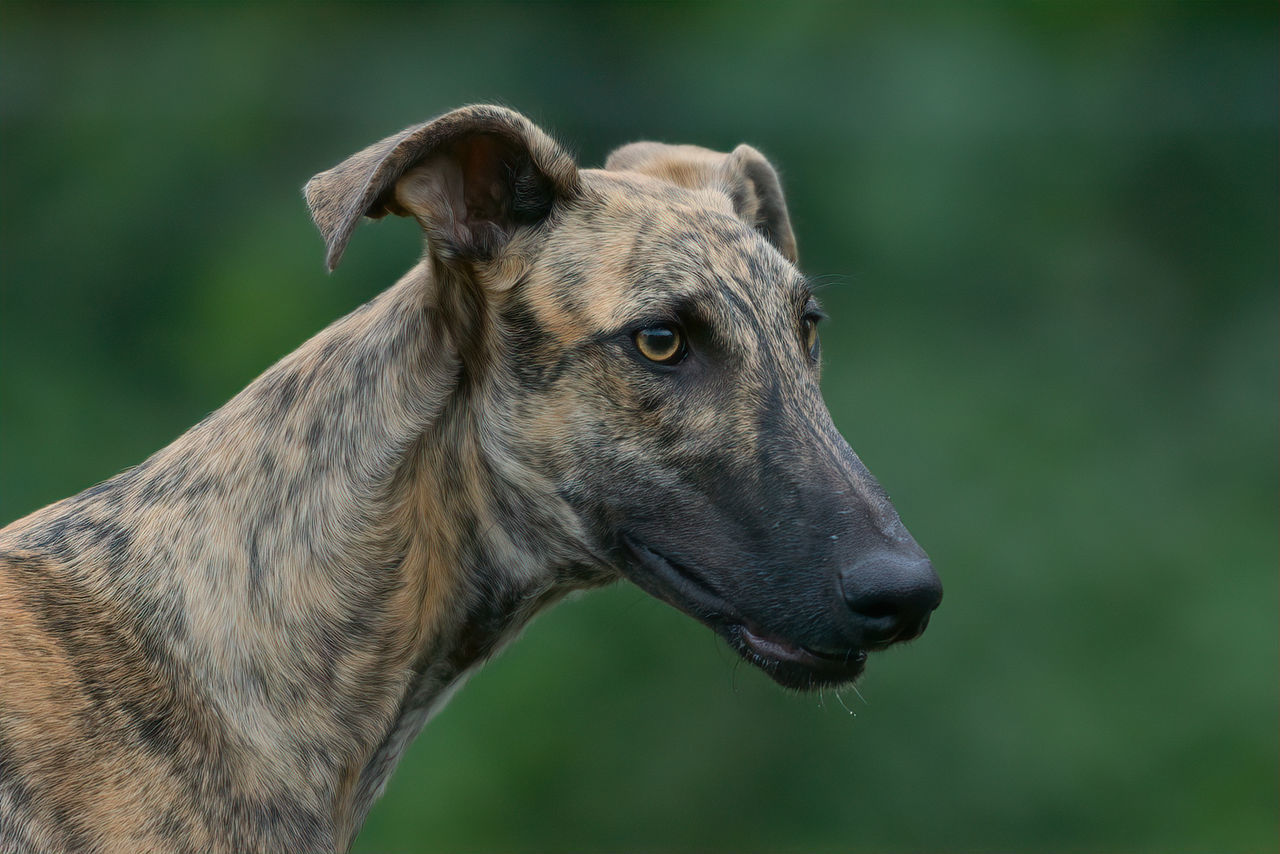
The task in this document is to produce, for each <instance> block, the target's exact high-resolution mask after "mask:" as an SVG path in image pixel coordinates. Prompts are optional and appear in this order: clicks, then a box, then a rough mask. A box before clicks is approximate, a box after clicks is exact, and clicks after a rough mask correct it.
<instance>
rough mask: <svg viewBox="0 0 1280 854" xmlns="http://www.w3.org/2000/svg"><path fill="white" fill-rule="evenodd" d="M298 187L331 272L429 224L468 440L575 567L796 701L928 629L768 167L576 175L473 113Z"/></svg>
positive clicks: (492, 111)
mask: <svg viewBox="0 0 1280 854" xmlns="http://www.w3.org/2000/svg"><path fill="white" fill-rule="evenodd" d="M306 193H307V198H308V201H309V203H310V204H311V207H312V211H313V215H314V217H315V219H316V222H317V224H318V225H319V226H320V229H321V231H322V233H323V234H324V236H325V238H326V240H327V243H328V262H329V265H330V267H331V268H332V267H333V266H334V265H336V264H337V262H338V260H339V258H340V257H341V255H342V252H343V249H344V248H345V246H346V243H347V240H348V239H349V237H350V235H351V232H352V230H353V229H354V227H355V225H356V223H357V222H358V221H359V220H360V218H361V217H362V216H373V217H377V216H381V215H383V214H386V213H396V214H400V215H407V216H412V217H413V218H415V219H416V220H417V221H418V222H419V223H420V225H421V226H422V228H423V230H424V232H425V234H426V238H427V253H426V256H425V260H426V262H427V263H429V264H430V266H431V270H432V273H433V281H434V283H435V284H434V287H435V292H434V296H433V299H434V301H435V310H436V311H437V312H438V313H439V314H440V315H441V316H442V317H444V318H445V319H446V325H447V328H448V329H449V330H450V333H449V339H450V341H451V342H452V344H451V346H454V347H456V349H457V351H458V356H459V359H460V361H461V363H462V366H463V367H462V371H461V373H460V377H461V379H460V380H459V382H460V383H461V384H462V385H463V386H466V387H467V388H468V389H469V391H466V392H465V393H466V394H468V395H469V396H470V399H471V400H472V408H473V409H475V410H483V411H485V412H487V415H486V416H485V417H484V418H482V419H478V420H477V421H476V425H479V426H477V427H476V429H477V430H479V431H481V432H483V434H484V435H483V436H482V437H481V438H480V439H479V440H478V441H479V444H480V445H481V446H482V447H484V448H485V449H486V451H485V453H486V454H488V455H489V456H490V457H491V458H493V460H494V463H493V464H494V465H495V466H498V467H505V470H507V471H512V470H515V471H518V472H519V475H517V476H514V477H510V478H508V480H509V481H510V482H511V483H512V484H513V486H512V488H513V489H516V490H519V489H521V488H522V485H523V487H524V488H526V492H527V494H526V496H525V498H524V500H526V501H551V502H553V503H555V504H556V505H557V506H558V507H560V508H562V512H561V513H560V517H561V518H563V519H564V520H565V522H564V527H565V530H566V531H571V532H572V536H573V537H574V538H576V539H578V540H581V541H582V542H581V547H582V550H583V551H584V552H585V553H587V554H591V555H596V556H599V558H600V559H601V560H603V561H605V562H607V563H608V564H609V565H611V566H612V567H614V568H615V569H616V570H617V571H618V572H621V573H622V574H623V575H625V576H626V577H628V578H630V579H631V580H632V581H634V582H635V583H636V584H638V585H639V586H640V587H642V588H643V589H645V590H647V591H648V592H650V593H652V594H653V595H655V596H657V597H658V598H660V599H663V600H665V601H667V602H669V603H670V604H672V605H674V606H675V607H677V608H679V609H681V610H683V611H685V612H687V613H688V614H690V615H692V616H693V617H695V618H697V619H698V620H700V621H701V622H703V623H705V624H706V625H708V626H709V627H711V628H712V629H713V630H715V631H716V632H717V633H718V634H720V635H721V636H722V637H723V638H724V639H725V640H726V641H727V642H728V643H729V644H730V645H731V646H732V647H733V648H734V649H736V650H737V651H738V652H739V653H740V654H742V655H743V656H744V657H745V658H746V659H748V660H749V661H751V662H753V663H755V664H757V665H759V666H760V667H761V668H762V669H764V670H765V671H766V672H767V673H769V674H770V675H771V676H772V677H773V678H774V679H776V680H777V681H778V682H780V683H782V684H784V685H787V686H791V687H797V688H809V687H818V686H821V685H827V684H836V683H841V682H846V681H850V680H852V679H854V678H856V677H857V676H858V675H859V674H860V673H861V671H862V668H863V665H864V663H865V659H866V654H867V652H868V651H871V650H876V649H880V648H883V647H886V646H888V645H890V644H892V643H895V642H898V641H902V640H907V639H911V638H914V637H916V636H918V635H919V634H920V633H921V632H923V631H924V628H925V625H926V624H927V622H928V620H929V615H930V614H931V612H932V611H933V609H934V608H935V607H936V606H937V605H938V603H939V601H940V599H941V595H942V590H941V586H940V584H939V582H938V579H937V576H936V575H935V573H934V571H933V568H932V566H931V564H930V562H929V560H928V558H927V557H926V555H925V553H924V551H923V550H922V549H921V548H920V547H919V546H918V545H917V544H916V542H915V540H913V539H912V537H911V536H910V534H908V533H907V531H906V529H905V528H904V527H903V525H902V522H901V521H900V520H899V518H898V515H897V513H896V512H895V511H894V509H893V506H892V505H891V504H890V502H889V499H888V497H887V496H886V495H885V493H884V491H883V490H882V489H881V488H880V486H879V485H878V484H877V483H876V481H875V479H874V478H872V476H871V475H870V474H869V473H868V471H867V470H866V468H865V467H864V466H863V465H862V463H861V461H859V459H858V457H857V456H856V455H855V454H854V452H853V451H852V450H851V449H850V447H849V445H848V444H847V443H846V442H845V441H844V439H843V438H842V437H841V436H840V434H839V433H838V432H837V430H836V429H835V426H834V425H833V424H832V421H831V416H830V414H829V413H828V411H827V408H826V406H825V404H824V403H823V401H822V397H821V393H820V391H819V384H818V381H819V369H820V362H821V358H820V357H821V352H820V351H821V344H820V337H819V332H818V325H819V322H820V320H821V319H822V317H823V314H822V310H821V308H820V307H819V305H818V302H817V300H816V299H815V297H814V295H813V293H812V292H811V290H810V288H809V286H808V284H807V282H806V280H805V278H804V277H803V276H802V275H801V274H800V272H799V270H798V269H797V268H796V261H797V255H796V244H795V238H794V236H793V234H792V230H791V225H790V221H789V219H788V215H787V209H786V203H785V201H784V199H783V196H782V191H781V187H780V184H779V181H778V177H777V174H776V173H775V171H774V169H773V168H772V167H771V166H770V165H769V163H768V161H767V160H765V158H764V157H763V156H762V155H761V154H760V153H759V152H757V151H756V150H754V149H752V148H750V147H749V146H745V145H744V146H740V147H738V148H737V149H735V150H734V151H733V152H731V153H729V154H719V153H716V152H712V151H709V150H707V149H703V148H698V147H695V146H668V145H662V144H658V143H636V144H632V145H628V146H625V147H623V148H621V149H619V150H618V151H616V152H614V154H613V155H611V156H610V157H609V159H608V162H607V163H606V166H605V168H604V169H602V170H594V169H579V168H578V167H577V166H576V165H575V164H574V162H573V161H572V159H570V158H569V157H568V155H566V154H565V153H564V152H563V150H561V149H560V148H559V147H558V146H557V145H556V144H555V143H554V142H553V141H552V140H551V139H550V138H549V137H548V136H547V135H546V134H545V133H543V132H542V131H541V130H539V129H538V128H537V127H536V126H534V125H533V124H532V123H530V122H529V121H528V120H527V119H525V118H524V117H523V116H520V115H519V114H517V113H514V112H511V111H509V110H506V109H502V108H498V107H468V108H464V109H462V110H457V111H454V112H452V113H448V114H446V115H444V116H442V117H440V118H438V119H436V120H434V121H432V122H428V123H427V124H424V125H420V126H417V127H414V128H409V129H408V130H406V131H404V132H403V133H401V134H399V135H397V136H394V137H391V138H389V139H387V140H384V141H383V142H381V143H378V144H376V145H374V146H371V147H370V148H368V149H366V150H365V151H363V152H361V153H359V154H357V155H355V156H354V157H353V158H351V159H350V160H348V161H346V162H345V163H343V164H341V165H339V166H338V167H335V168H334V169H332V170H330V171H328V172H325V173H322V174H321V175H318V176H317V177H316V178H314V179H313V180H312V181H311V182H310V183H309V184H308V186H307V189H306Z"/></svg>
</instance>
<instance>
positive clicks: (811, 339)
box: [801, 317, 819, 362]
mask: <svg viewBox="0 0 1280 854" xmlns="http://www.w3.org/2000/svg"><path fill="white" fill-rule="evenodd" d="M801 324H802V325H801V331H802V332H803V333H804V349H805V352H807V353H808V354H809V358H810V359H813V360H814V361H815V362H816V361H818V344H819V342H818V318H816V317H806V318H805V319H804V320H803V321H801Z"/></svg>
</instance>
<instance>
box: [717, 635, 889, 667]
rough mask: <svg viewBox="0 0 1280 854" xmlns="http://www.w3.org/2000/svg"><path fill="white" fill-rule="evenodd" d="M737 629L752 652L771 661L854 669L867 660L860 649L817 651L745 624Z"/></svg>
mask: <svg viewBox="0 0 1280 854" xmlns="http://www.w3.org/2000/svg"><path fill="white" fill-rule="evenodd" d="M738 631H739V632H740V633H741V635H742V640H743V642H744V643H746V645H747V646H748V647H749V648H750V649H751V651H752V652H754V653H756V654H757V655H759V656H761V657H762V658H768V659H771V660H773V661H786V662H790V663H793V664H801V665H804V666H805V667H810V668H813V669H815V670H832V669H839V670H849V671H856V670H861V669H862V665H863V664H865V663H866V660H867V653H866V651H865V650H861V649H858V650H850V651H849V652H848V653H846V654H844V655H830V654H826V653H817V652H814V651H813V650H810V649H806V648H805V647H802V646H792V645H790V644H786V643H782V642H781V641H776V640H772V639H770V638H766V637H761V636H760V635H758V634H756V633H755V632H753V631H751V629H749V628H747V627H746V626H740V627H739V629H738Z"/></svg>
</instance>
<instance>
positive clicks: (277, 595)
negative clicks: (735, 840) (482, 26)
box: [0, 106, 942, 852]
mask: <svg viewBox="0 0 1280 854" xmlns="http://www.w3.org/2000/svg"><path fill="white" fill-rule="evenodd" d="M305 196H306V200H307V203H308V205H309V206H310V209H311V213H312V216H313V218H314V220H315V222H316V224H317V226H318V227H319V229H320V232H321V234H322V235H323V237H324V240H325V244H326V249H327V254H326V260H327V265H328V267H329V269H330V270H332V269H333V268H334V267H336V266H337V264H338V262H339V260H340V259H341V257H342V254H343V251H344V249H345V248H346V246H347V243H348V241H349V239H350V238H351V235H352V231H353V229H354V228H355V227H356V225H357V224H358V223H359V222H360V221H361V220H362V219H364V218H365V217H371V218H377V217H381V216H384V215H386V214H396V215H400V216H404V217H411V218H413V219H414V220H416V221H417V222H418V224H419V225H420V226H421V228H422V231H423V233H424V235H425V245H426V248H425V251H424V253H423V256H422V258H421V260H420V262H419V263H418V264H417V265H416V266H414V267H413V268H412V269H411V270H410V271H409V272H408V273H407V274H406V275H405V276H404V277H403V278H401V279H400V281H399V282H398V283H396V284H395V285H394V286H392V287H391V288H390V289H388V290H386V291H384V292H383V293H382V294H381V295H380V296H378V297H376V298H375V299H373V300H371V301H370V302H368V303H367V304H365V305H363V306H361V307H360V308H358V309H356V310H355V311H353V312H352V313H351V314H349V315H347V316H346V317H344V318H342V319H340V320H338V321H337V322H336V323H334V324H333V325H332V326H330V327H328V328H327V329H325V330H324V331H322V332H321V333H319V334H318V335H317V336H316V337H314V338H312V339H311V340H310V341H308V342H307V343H306V344H304V345H303V346H302V347H301V348H299V349H298V350H297V351H295V352H294V353H292V354H290V355H288V356H286V357H285V358H284V359H283V360H282V361H281V362H279V363H278V364H276V365H275V366H274V367H272V368H270V369H269V370H268V371H267V372H266V373H264V374H263V375H262V376H261V377H259V378H258V379H257V380H255V381H254V382H253V383H252V384H250V385H249V386H248V387H247V388H246V389H245V390H244V391H243V392H241V393H240V394H238V395H237V396H235V397H234V398H232V400H231V401H230V402H228V403H227V404H226V405H224V406H223V407H222V408H221V409H219V410H217V411H216V412H214V413H213V414H212V415H210V416H209V417H207V418H206V419H205V420H204V421H202V422H200V423H199V424H197V425H196V426H195V427H193V428H192V429H191V430H189V431H188V432H187V433H185V434H184V435H183V436H181V437H180V438H179V439H177V440H176V441H175V442H174V443H173V444H171V445H169V446H168V447H166V448H164V449H163V450H161V451H159V452H157V453H156V454H155V455H154V456H152V457H150V458H149V459H147V460H146V461H145V462H143V463H141V464H140V465H138V466H136V467H135V468H132V469H129V470H127V471H125V472H123V473H122V474H120V475H117V476H116V477H114V478H112V479H110V480H108V481H106V482H104V483H101V484H99V485H97V486H94V487H92V488H90V489H87V490H85V491H84V492H82V493H80V494H79V495H76V496H73V497H71V498H68V499H65V500H63V501H60V502H58V503H56V504H53V505H51V506H49V507H46V508H44V509H42V510H39V511H36V512H35V513H33V514H31V515H30V516H27V517H26V518H24V519H21V520H19V521H17V522H14V523H13V524H11V525H10V526H8V527H7V528H5V529H4V530H3V531H0V692H2V693H0V851H5V852H12V851H23V852H25V851H41V852H43V851H111V852H115V851H121V852H124V851H127V852H144V851H157V852H160V851H163V852H248V851H278V852H307V851H344V850H347V849H348V848H349V846H350V845H351V842H352V840H353V839H354V837H355V835H356V833H357V832H358V830H359V829H360V826H361V824H362V823H363V821H364V819H365V816H366V815H367V813H368V811H369V808H370V806H371V805H372V804H373V802H374V800H375V799H376V798H377V797H378V796H379V794H380V793H381V792H382V791H383V789H384V787H385V785H386V783H387V780H388V778H389V776H390V774H391V772H392V770H393V768H394V767H395V765H396V762H397V760H398V759H399V757H400V756H401V754H402V753H403V752H404V750H405V748H406V747H407V745H408V744H409V742H410V741H411V740H412V739H413V738H414V737H415V735H416V734H417V733H418V732H419V731H420V730H421V728H422V727H423V725H424V724H425V722H426V720H427V718H428V717H429V716H430V715H431V713H432V712H433V711H435V710H436V709H437V708H439V706H440V705H441V704H442V703H443V702H444V701H445V699H446V698H447V696H448V695H449V694H450V692H451V691H452V690H454V689H455V688H456V687H458V686H459V685H460V684H461V683H462V682H463V681H464V680H465V678H466V676H467V675H468V674H469V673H470V672H472V671H473V670H474V669H475V668H477V667H478V666H479V665H480V664H481V663H482V662H483V661H484V660H485V659H486V658H488V657H489V656H491V655H493V654H494V652H495V651H497V650H498V649H499V648H500V647H501V646H502V645H503V643H504V642H506V641H507V640H509V639H510V638H511V637H512V636H513V635H514V634H515V633H516V632H517V631H518V630H519V629H520V628H521V627H522V626H523V625H524V624H526V623H527V622H528V621H529V620H530V618H532V617H533V616H534V615H535V614H536V613H537V612H539V611H540V610H542V609H544V608H545V607H547V606H548V605H550V604H551V603H553V602H555V601H556V600H558V599H560V598H561V597H563V596H564V595H565V594H566V593H567V592H569V591H572V590H578V589H584V588H590V587H596V586H600V585H604V584H607V583H609V582H612V581H615V580H618V579H623V578H625V579H629V580H630V581H632V582H634V583H635V584H637V585H639V586H640V587H641V588H643V589H644V590H646V591H648V592H649V593H650V594H652V595H654V596H656V597H657V598H659V599H661V600H663V601H665V602H667V603H670V604H671V605H673V606H675V607H676V608H678V609H680V610H682V611H684V612H686V613H687V614H689V615H690V616H692V617H694V618H695V619H697V620H699V621H701V622H702V623H704V624H705V625H706V626H708V627H709V628H710V629H712V630H713V631H714V632H716V633H717V634H718V635H720V636H721V637H722V638H723V639H724V640H725V641H726V642H727V643H728V644H729V645H730V646H731V647H732V648H733V649H735V650H736V651H737V652H738V653H739V654H741V655H742V656H743V657H744V658H746V659H747V660H748V661H750V662H752V663H753V664H755V665H758V666H759V667H760V668H761V669H763V670H764V671H765V672H766V673H767V674H769V675H770V676H771V677H772V678H773V679H775V680H776V681H777V682H779V683H781V684H782V685H784V686H788V687H790V688H795V689H811V688H818V687H822V686H827V685H836V684H840V683H845V682H849V681H852V680H853V679H855V678H856V677H857V676H858V675H859V674H860V673H861V672H862V669H863V666H864V664H865V661H866V657H867V653H868V652H869V651H874V650H878V649H882V648H884V647H886V646H888V645H890V644H892V643H896V642H899V641H903V640H907V639H911V638H914V637H916V636H918V635H919V634H920V633H921V632H922V631H924V628H925V625H926V624H927V622H928V620H929V615H930V613H931V612H932V611H933V609H934V608H935V607H937V605H938V603H939V601H940V599H941V595H942V591H941V586H940V583H939V581H938V578H937V575H936V574H935V572H934V570H933V568H932V566H931V564H930V562H929V559H928V558H927V557H926V555H925V553H924V551H923V550H922V549H921V548H920V546H919V545H917V544H916V542H915V540H913V539H912V537H911V536H910V535H909V534H908V533H907V531H906V529H905V528H904V527H903V525H902V522H901V521H900V520H899V517H898V515H897V513H896V512H895V511H894V509H893V507H892V505H891V504H890V502H889V499H888V497H887V496H886V495H885V493H884V491H883V490H882V489H881V488H880V486H879V485H878V484H877V483H876V481H875V480H874V479H873V478H872V477H871V475H870V474H869V473H868V472H867V470H866V468H865V467H864V466H863V465H862V463H861V462H860V461H859V459H858V457H857V456H856V455H855V454H854V453H853V451H852V450H851V449H850V448H849V446H848V444H847V443H846V442H845V441H844V439H842V438H841V436H840V434H839V433H838V432H837V431H836V429H835V427H834V425H833V424H832V421H831V417H830V415H829V414H828V412H827V409H826V406H825V405H824V403H823V401H822V398H821V395H820V392H819V388H818V377H819V363H820V347H821V345H820V338H819V333H818V322H819V321H820V320H821V319H822V317H823V315H822V311H821V309H820V308H819V306H818V303H817V301H816V300H815V299H814V296H813V293H812V292H811V290H810V287H809V285H808V284H807V282H806V279H805V278H804V277H803V276H802V275H801V274H800V273H799V271H798V270H797V267H796V262H797V255H796V242H795V237H794V235H793V233H792V229H791V224H790V220H789V217H788V214H787V207H786V202H785V200H784V198H783V195H782V190H781V186H780V183H779V180H778V176H777V173H776V172H775V170H774V169H773V167H772V166H771V165H770V164H769V162H768V161H767V160H766V159H765V158H764V157H763V156H762V155H761V154H760V153H759V152H758V151H756V150H755V149H753V148H751V147H750V146H747V145H742V146H739V147H738V148H736V149H734V150H733V151H732V152H730V153H728V154H721V153H716V152H713V151H709V150H707V149H704V148H699V147H695V146H684V145H678V146H673V145H664V144H659V143H649V142H646V143H635V144H631V145H627V146H625V147H623V148H621V149H619V150H618V151H616V152H614V153H613V154H612V155H611V156H610V157H609V158H608V160H607V162H606V164H605V167H604V168H603V169H583V168H579V167H578V166H577V165H576V164H575V163H574V161H573V160H572V159H571V158H570V157H569V156H568V155H567V154H566V153H565V152H564V150H563V149H562V148H561V147H560V146H559V145H557V144H556V143H555V142H554V141H553V140H552V139H551V137H549V136H548V135H547V134H546V133H545V132H543V131H542V130H541V129H539V128H538V127H537V126H535V125H534V124H533V123H531V122H530V121H529V120H528V119H526V118H525V117H524V116H522V115H520V114H519V113H516V112H514V111H512V110H509V109H505V108H501V107H494V106H470V107H465V108H462V109H459V110H455V111H453V112H450V113H447V114H445V115H442V116H439V117H438V118H435V119H434V120H432V121H429V122H426V123H425V124H421V125H417V126H414V127H411V128H408V129H406V130H405V131H403V132H401V133H399V134H396V135H395V136H392V137H390V138H388V139H385V140H383V141H381V142H378V143H376V144H374V145H372V146H370V147H369V148H366V149H364V150H363V151H361V152H359V153H357V154H355V155H354V156H352V157H351V158H349V159H348V160H346V161H345V162H343V163H341V164H339V165H338V166H335V167H334V168H332V169H330V170H328V171H326V172H322V173H320V174H319V175H317V176H316V177H315V178H313V179H312V180H311V181H310V182H309V183H308V184H307V185H306V188H305Z"/></svg>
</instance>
